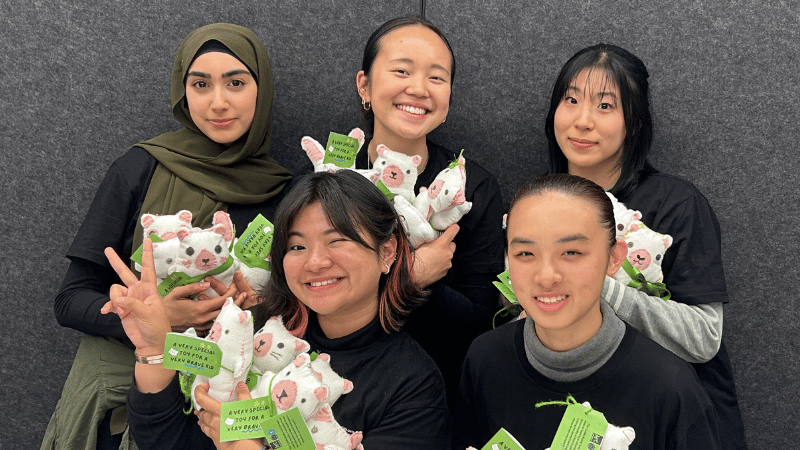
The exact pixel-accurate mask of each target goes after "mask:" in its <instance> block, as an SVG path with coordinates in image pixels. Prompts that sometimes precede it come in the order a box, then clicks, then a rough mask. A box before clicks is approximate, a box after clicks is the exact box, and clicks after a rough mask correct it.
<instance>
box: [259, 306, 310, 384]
mask: <svg viewBox="0 0 800 450" xmlns="http://www.w3.org/2000/svg"><path fill="white" fill-rule="evenodd" d="M310 349H311V346H310V345H309V344H308V342H306V341H304V340H303V339H300V338H298V337H295V336H294V335H293V334H291V333H289V332H288V331H287V330H286V328H285V327H284V326H283V320H282V319H281V316H274V317H271V318H270V319H269V320H267V322H266V323H265V324H264V326H263V327H261V329H259V330H258V331H256V333H255V336H254V337H253V368H255V369H257V371H258V372H259V373H262V374H263V373H266V372H278V371H279V370H281V369H283V368H284V367H286V366H287V365H288V364H289V363H290V362H292V361H293V360H294V359H295V358H296V357H297V355H299V354H300V353H304V352H308V351H309V350H310Z"/></svg>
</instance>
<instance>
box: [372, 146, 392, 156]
mask: <svg viewBox="0 0 800 450" xmlns="http://www.w3.org/2000/svg"><path fill="white" fill-rule="evenodd" d="M375 150H376V151H377V152H378V154H379V155H382V154H383V153H384V152H385V151H386V150H389V147H387V146H385V145H383V144H378V148H376V149H375Z"/></svg>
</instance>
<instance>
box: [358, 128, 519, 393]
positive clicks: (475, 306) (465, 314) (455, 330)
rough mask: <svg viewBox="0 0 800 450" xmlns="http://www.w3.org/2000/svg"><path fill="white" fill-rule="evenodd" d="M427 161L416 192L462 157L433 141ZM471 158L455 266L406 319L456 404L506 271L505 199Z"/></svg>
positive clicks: (364, 161)
mask: <svg viewBox="0 0 800 450" xmlns="http://www.w3.org/2000/svg"><path fill="white" fill-rule="evenodd" d="M427 145H428V163H427V164H426V166H425V170H424V171H423V172H422V173H421V174H419V176H418V178H417V182H416V185H415V186H414V193H415V194H418V193H419V188H420V187H421V186H426V187H427V186H430V184H431V183H432V182H433V180H434V178H436V176H437V175H438V174H439V172H440V171H442V170H443V169H445V168H447V166H448V165H449V164H450V162H451V161H454V160H455V159H456V158H457V157H458V155H457V154H456V153H454V152H452V151H450V150H448V149H446V148H444V147H442V146H440V145H437V144H435V143H433V142H431V141H428V142H427ZM368 148H369V142H366V143H365V144H364V146H363V147H362V149H361V152H359V154H358V156H357V158H356V168H357V169H367V168H369V163H368V162H369V160H368V152H367V149H368ZM464 158H465V159H466V173H467V181H466V200H467V201H468V202H472V208H471V209H470V211H469V212H468V213H467V214H466V215H464V217H462V218H461V220H459V222H458V225H459V227H460V229H459V232H458V234H456V237H455V239H454V240H453V242H455V244H456V250H455V253H454V254H453V260H452V264H453V266H452V267H451V268H450V270H449V271H448V272H447V275H445V277H444V278H442V279H441V280H439V281H437V282H436V283H433V284H432V285H431V286H429V288H428V289H429V290H430V296H429V301H428V302H427V303H425V304H423V305H422V306H420V307H419V308H418V309H417V310H415V311H414V312H412V313H411V315H410V316H409V318H408V321H407V322H406V330H407V331H408V333H409V334H410V335H411V336H412V337H413V338H414V339H416V340H417V342H419V343H420V345H421V346H422V348H423V349H425V351H426V352H428V354H429V355H431V357H432V358H433V359H434V361H436V364H437V365H438V366H439V369H440V370H441V371H442V376H444V380H445V385H446V386H447V395H448V402H449V403H450V405H451V406H452V405H453V404H454V401H455V394H456V392H457V391H458V379H459V377H460V373H461V364H462V362H463V361H464V356H465V355H466V354H467V349H468V348H469V345H470V343H471V342H472V340H473V339H475V337H477V336H478V335H480V334H481V333H483V332H485V331H488V330H490V329H491V326H492V323H491V321H492V317H493V315H494V313H495V312H496V311H497V310H498V308H499V300H498V299H499V293H498V291H497V289H496V288H495V287H494V286H493V285H492V281H495V280H496V279H497V278H496V276H497V274H499V273H500V272H502V271H503V270H504V263H503V256H504V237H503V229H502V221H503V208H504V207H503V199H502V196H501V193H500V185H499V184H498V183H497V179H495V177H494V176H493V175H492V174H490V173H489V172H488V171H486V170H485V169H484V168H483V167H481V166H480V165H479V164H478V163H476V162H475V161H473V160H472V159H470V155H469V151H465V152H464Z"/></svg>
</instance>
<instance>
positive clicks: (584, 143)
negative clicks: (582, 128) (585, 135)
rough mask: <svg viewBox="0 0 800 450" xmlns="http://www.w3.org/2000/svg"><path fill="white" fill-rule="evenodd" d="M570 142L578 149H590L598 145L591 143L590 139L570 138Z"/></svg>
mask: <svg viewBox="0 0 800 450" xmlns="http://www.w3.org/2000/svg"><path fill="white" fill-rule="evenodd" d="M569 141H570V142H571V143H572V145H574V146H575V147H577V148H589V147H591V146H593V145H596V144H597V142H595V141H590V140H588V139H574V138H569Z"/></svg>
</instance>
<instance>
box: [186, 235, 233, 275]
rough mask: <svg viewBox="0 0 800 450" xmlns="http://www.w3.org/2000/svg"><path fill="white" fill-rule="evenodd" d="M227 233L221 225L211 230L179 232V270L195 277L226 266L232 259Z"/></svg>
mask: <svg viewBox="0 0 800 450" xmlns="http://www.w3.org/2000/svg"><path fill="white" fill-rule="evenodd" d="M225 233H226V230H225V227H223V226H221V225H215V226H213V227H211V229H210V230H192V231H184V230H179V231H178V239H180V246H179V247H178V253H177V259H178V262H177V264H178V266H179V267H178V270H179V271H180V272H183V273H185V274H187V275H189V276H192V277H194V276H198V275H201V274H203V273H206V272H209V271H211V270H214V269H216V268H217V267H219V266H221V265H222V264H224V263H225V261H227V260H228V258H229V257H230V251H229V250H228V243H227V242H226V241H225Z"/></svg>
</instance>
